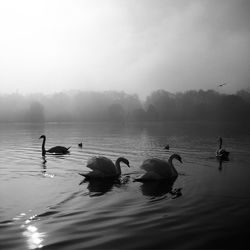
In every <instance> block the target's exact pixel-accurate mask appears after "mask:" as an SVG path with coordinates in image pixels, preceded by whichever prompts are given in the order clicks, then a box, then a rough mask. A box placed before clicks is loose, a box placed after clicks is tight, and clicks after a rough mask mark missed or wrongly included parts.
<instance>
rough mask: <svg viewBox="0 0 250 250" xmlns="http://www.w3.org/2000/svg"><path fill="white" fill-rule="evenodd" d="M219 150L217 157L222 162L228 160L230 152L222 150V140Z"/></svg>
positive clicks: (220, 139) (220, 140)
mask: <svg viewBox="0 0 250 250" xmlns="http://www.w3.org/2000/svg"><path fill="white" fill-rule="evenodd" d="M219 143H220V144H219V148H218V150H217V151H216V157H217V158H219V159H222V160H228V156H229V152H228V151H226V150H225V149H224V148H222V138H221V137H220V138H219Z"/></svg>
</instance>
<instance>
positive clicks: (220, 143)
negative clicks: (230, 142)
mask: <svg viewBox="0 0 250 250" xmlns="http://www.w3.org/2000/svg"><path fill="white" fill-rule="evenodd" d="M221 147H222V139H221V140H220V145H219V149H221Z"/></svg>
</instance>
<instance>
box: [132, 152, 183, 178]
mask: <svg viewBox="0 0 250 250" xmlns="http://www.w3.org/2000/svg"><path fill="white" fill-rule="evenodd" d="M173 159H176V160H178V161H179V162H181V163H182V159H181V157H180V155H178V154H172V155H171V156H170V157H169V159H168V161H165V160H160V159H157V158H152V159H148V160H145V161H144V162H143V163H142V165H141V166H140V168H141V169H143V170H145V171H146V173H145V174H143V175H141V176H139V177H138V178H136V179H135V181H141V182H144V181H153V180H163V179H169V180H173V179H176V178H177V176H178V173H177V171H176V169H175V167H174V165H173Z"/></svg>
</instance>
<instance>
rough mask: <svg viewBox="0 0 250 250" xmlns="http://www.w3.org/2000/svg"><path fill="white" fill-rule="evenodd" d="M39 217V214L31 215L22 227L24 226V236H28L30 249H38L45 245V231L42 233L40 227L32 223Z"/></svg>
mask: <svg viewBox="0 0 250 250" xmlns="http://www.w3.org/2000/svg"><path fill="white" fill-rule="evenodd" d="M36 217H37V215H33V216H31V217H30V218H29V219H27V220H26V221H25V223H24V224H23V225H21V228H24V230H25V231H24V232H23V236H24V237H25V238H26V241H27V246H28V248H29V249H36V248H41V247H43V244H42V242H43V240H44V238H45V235H46V234H45V233H41V232H39V231H38V228H37V227H36V226H34V225H31V223H32V222H33V220H34V219H35V218H36Z"/></svg>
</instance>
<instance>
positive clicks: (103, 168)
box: [87, 156, 117, 176]
mask: <svg viewBox="0 0 250 250" xmlns="http://www.w3.org/2000/svg"><path fill="white" fill-rule="evenodd" d="M87 167H88V168H90V169H92V170H93V171H99V172H102V173H103V175H105V176H114V175H116V174H117V170H116V167H115V165H114V163H113V162H112V161H111V160H110V159H108V158H106V157H102V156H99V157H92V158H91V159H89V160H88V162H87Z"/></svg>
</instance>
